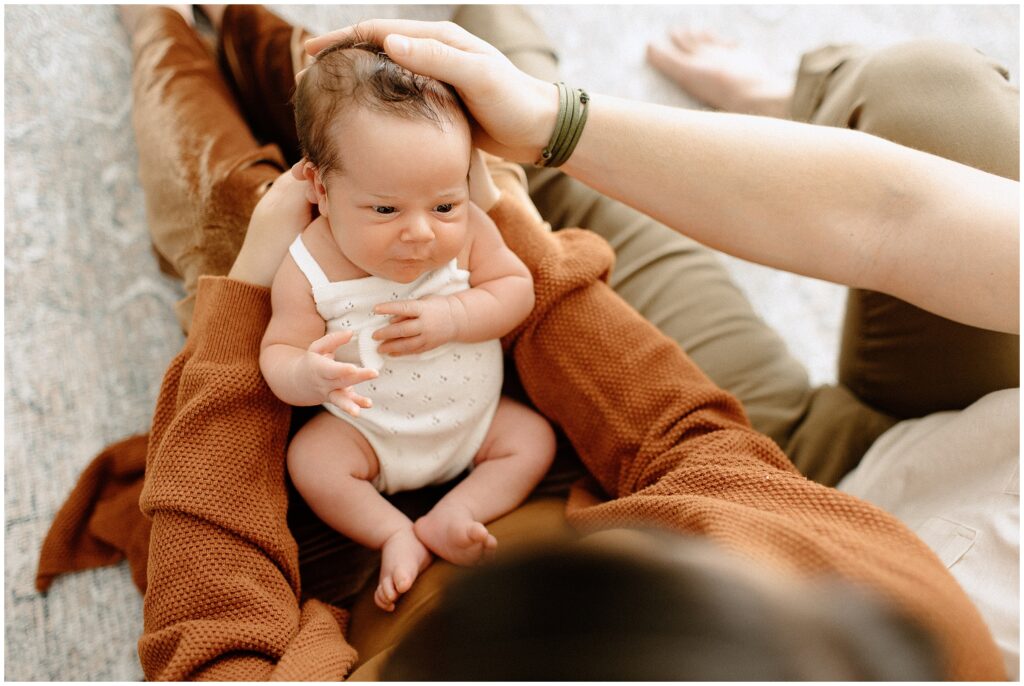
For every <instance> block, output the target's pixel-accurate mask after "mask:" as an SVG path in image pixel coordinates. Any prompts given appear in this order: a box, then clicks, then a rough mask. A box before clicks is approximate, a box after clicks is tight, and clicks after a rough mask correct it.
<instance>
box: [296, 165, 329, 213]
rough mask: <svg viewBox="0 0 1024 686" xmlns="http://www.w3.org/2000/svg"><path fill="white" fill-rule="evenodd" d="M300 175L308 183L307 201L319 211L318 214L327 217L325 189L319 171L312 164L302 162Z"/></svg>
mask: <svg viewBox="0 0 1024 686" xmlns="http://www.w3.org/2000/svg"><path fill="white" fill-rule="evenodd" d="M302 175H303V176H304V177H305V178H306V180H307V181H309V191H308V193H307V199H308V200H309V202H310V203H311V204H313V205H316V206H317V208H318V209H319V210H320V214H322V215H323V216H325V217H326V216H327V187H326V186H325V185H324V182H323V177H322V175H321V174H320V170H319V169H317V168H316V167H315V166H313V163H312V162H303V164H302Z"/></svg>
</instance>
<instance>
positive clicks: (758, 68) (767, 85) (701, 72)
mask: <svg viewBox="0 0 1024 686" xmlns="http://www.w3.org/2000/svg"><path fill="white" fill-rule="evenodd" d="M669 38H670V40H671V43H670V44H668V45H664V44H655V43H651V44H649V45H648V46H647V61H648V62H650V63H651V64H652V65H654V66H655V67H656V68H657V69H658V70H660V71H661V72H662V73H664V74H665V75H666V76H668V77H669V78H670V79H672V80H673V81H675V82H676V83H677V84H679V86H680V87H682V89H683V90H685V91H686V92H687V93H689V94H690V95H692V96H693V97H695V98H697V99H698V100H701V101H702V102H705V103H707V104H709V105H711V106H712V107H715V108H717V109H720V110H725V111H728V112H741V113H744V114H763V115H768V116H773V117H787V116H789V101H790V98H791V97H792V95H793V82H792V81H791V80H789V79H784V78H782V77H780V76H778V75H777V74H774V73H772V72H771V71H770V70H769V69H768V67H767V65H766V64H765V62H764V61H763V60H762V59H760V58H758V57H757V56H756V55H754V54H752V53H750V52H747V51H745V50H743V49H741V48H740V47H739V46H738V45H737V44H736V43H735V42H733V41H727V40H724V39H722V38H719V37H718V36H716V35H714V34H712V33H710V32H708V31H692V30H689V29H682V28H680V29H675V30H673V31H671V32H670V33H669Z"/></svg>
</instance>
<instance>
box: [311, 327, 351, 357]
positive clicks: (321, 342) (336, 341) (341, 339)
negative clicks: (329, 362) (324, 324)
mask: <svg viewBox="0 0 1024 686" xmlns="http://www.w3.org/2000/svg"><path fill="white" fill-rule="evenodd" d="M350 340H352V332H351V331H348V330H343V331H332V332H330V333H328V334H327V335H325V336H321V337H320V338H318V339H316V340H315V341H313V342H312V343H310V344H309V348H308V349H309V352H311V353H316V354H317V355H331V356H333V355H334V351H335V350H337V349H338V348H340V347H341V346H343V345H345V344H346V343H348V342H349V341H350Z"/></svg>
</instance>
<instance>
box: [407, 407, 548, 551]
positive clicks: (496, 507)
mask: <svg viewBox="0 0 1024 686" xmlns="http://www.w3.org/2000/svg"><path fill="white" fill-rule="evenodd" d="M554 455H555V433H554V431H552V429H551V426H550V425H549V424H548V422H547V420H545V419H544V418H543V417H542V416H540V415H539V414H537V413H536V412H534V411H533V410H531V409H529V408H528V407H526V406H525V405H521V404H519V403H517V402H515V401H514V400H510V399H509V398H505V397H503V398H502V399H501V400H500V401H499V403H498V410H497V412H495V414H494V420H493V421H492V422H491V428H490V430H489V431H488V432H487V436H486V437H485V438H484V442H483V445H482V446H480V451H479V452H478V453H477V455H476V458H475V459H474V460H473V464H474V465H475V467H474V469H473V471H472V472H471V473H470V474H469V476H467V477H466V478H465V480H464V481H463V482H462V483H460V484H459V485H458V486H456V487H455V488H453V489H452V490H451V491H449V493H448V494H447V495H446V496H445V497H444V498H442V499H441V500H440V501H439V502H438V503H437V505H435V506H434V507H433V509H432V510H430V512H428V513H427V514H426V515H424V516H423V517H420V518H419V519H418V520H416V525H415V530H416V535H417V536H419V539H420V540H421V541H423V543H424V544H425V545H426V546H427V547H428V548H430V550H431V551H433V552H434V553H435V554H437V555H439V556H440V557H443V558H444V559H445V560H448V561H449V562H451V563H453V564H457V565H469V564H474V563H476V562H479V561H480V560H481V558H483V557H484V556H485V555H489V554H491V553H493V552H494V550H495V548H497V545H498V542H497V540H495V538H494V536H492V535H491V534H490V533H488V531H487V527H485V526H484V523H485V522H490V521H492V520H494V519H497V518H498V517H500V516H501V515H503V514H506V513H508V512H511V511H512V510H513V509H515V508H516V507H517V506H518V505H519V504H520V503H522V502H523V500H525V499H526V496H528V495H529V494H530V491H532V490H533V488H534V487H535V486H536V485H537V484H538V483H539V482H540V480H541V479H542V478H543V477H544V474H545V473H546V472H547V470H548V468H549V467H550V466H551V460H552V459H553V458H554Z"/></svg>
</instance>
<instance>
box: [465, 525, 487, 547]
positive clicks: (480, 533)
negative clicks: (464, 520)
mask: <svg viewBox="0 0 1024 686" xmlns="http://www.w3.org/2000/svg"><path fill="white" fill-rule="evenodd" d="M488 538H494V536H491V534H490V532H488V531H487V527H486V526H484V525H483V524H481V523H480V522H473V523H472V524H470V525H469V526H467V527H466V545H467V546H471V545H486V543H487V539H488Z"/></svg>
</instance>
